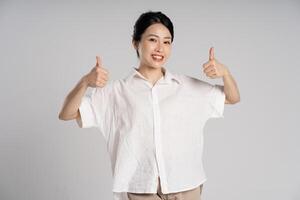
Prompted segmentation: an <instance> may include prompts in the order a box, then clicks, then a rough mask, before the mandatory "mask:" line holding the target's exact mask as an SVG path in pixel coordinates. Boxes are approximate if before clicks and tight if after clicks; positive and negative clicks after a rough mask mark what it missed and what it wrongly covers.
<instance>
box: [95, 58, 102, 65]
mask: <svg viewBox="0 0 300 200" xmlns="http://www.w3.org/2000/svg"><path fill="white" fill-rule="evenodd" d="M96 66H97V67H101V66H102V61H101V59H100V56H96Z"/></svg>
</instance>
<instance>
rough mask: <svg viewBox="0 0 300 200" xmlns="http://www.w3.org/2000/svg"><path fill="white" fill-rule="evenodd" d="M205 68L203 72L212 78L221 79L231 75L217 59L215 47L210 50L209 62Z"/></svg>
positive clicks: (205, 64)
mask: <svg viewBox="0 0 300 200" xmlns="http://www.w3.org/2000/svg"><path fill="white" fill-rule="evenodd" d="M203 68H204V69H203V72H204V73H205V74H206V76H208V77H210V78H219V77H223V76H225V75H228V74H229V70H228V68H227V67H226V66H225V65H223V64H222V63H220V62H219V61H218V60H217V59H216V58H215V55H214V48H213V47H211V48H210V49H209V61H207V62H206V63H204V64H203Z"/></svg>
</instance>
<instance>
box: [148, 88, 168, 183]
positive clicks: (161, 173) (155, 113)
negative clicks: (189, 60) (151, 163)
mask: <svg viewBox="0 0 300 200" xmlns="http://www.w3.org/2000/svg"><path fill="white" fill-rule="evenodd" d="M151 94H152V107H153V123H154V124H153V125H154V141H155V154H156V162H157V168H158V174H159V176H160V183H161V188H165V185H164V183H165V182H164V180H165V176H164V171H163V169H164V167H163V159H162V157H161V142H160V141H161V138H160V110H159V99H158V96H157V86H156V85H154V87H152V90H151ZM158 184H159V183H158Z"/></svg>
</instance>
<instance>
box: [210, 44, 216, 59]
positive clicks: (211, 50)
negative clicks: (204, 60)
mask: <svg viewBox="0 0 300 200" xmlns="http://www.w3.org/2000/svg"><path fill="white" fill-rule="evenodd" d="M214 58H215V52H214V47H211V48H210V49H209V60H213V59H214Z"/></svg>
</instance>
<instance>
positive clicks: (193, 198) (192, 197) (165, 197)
mask: <svg viewBox="0 0 300 200" xmlns="http://www.w3.org/2000/svg"><path fill="white" fill-rule="evenodd" d="M158 181H159V184H158V188H157V193H156V194H146V193H145V194H144V193H143V194H140V193H129V192H128V193H127V195H128V198H129V200H201V193H202V188H203V184H202V185H200V186H198V187H196V188H194V189H192V190H187V191H183V192H176V193H170V194H162V192H161V187H160V180H159V178H158Z"/></svg>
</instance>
